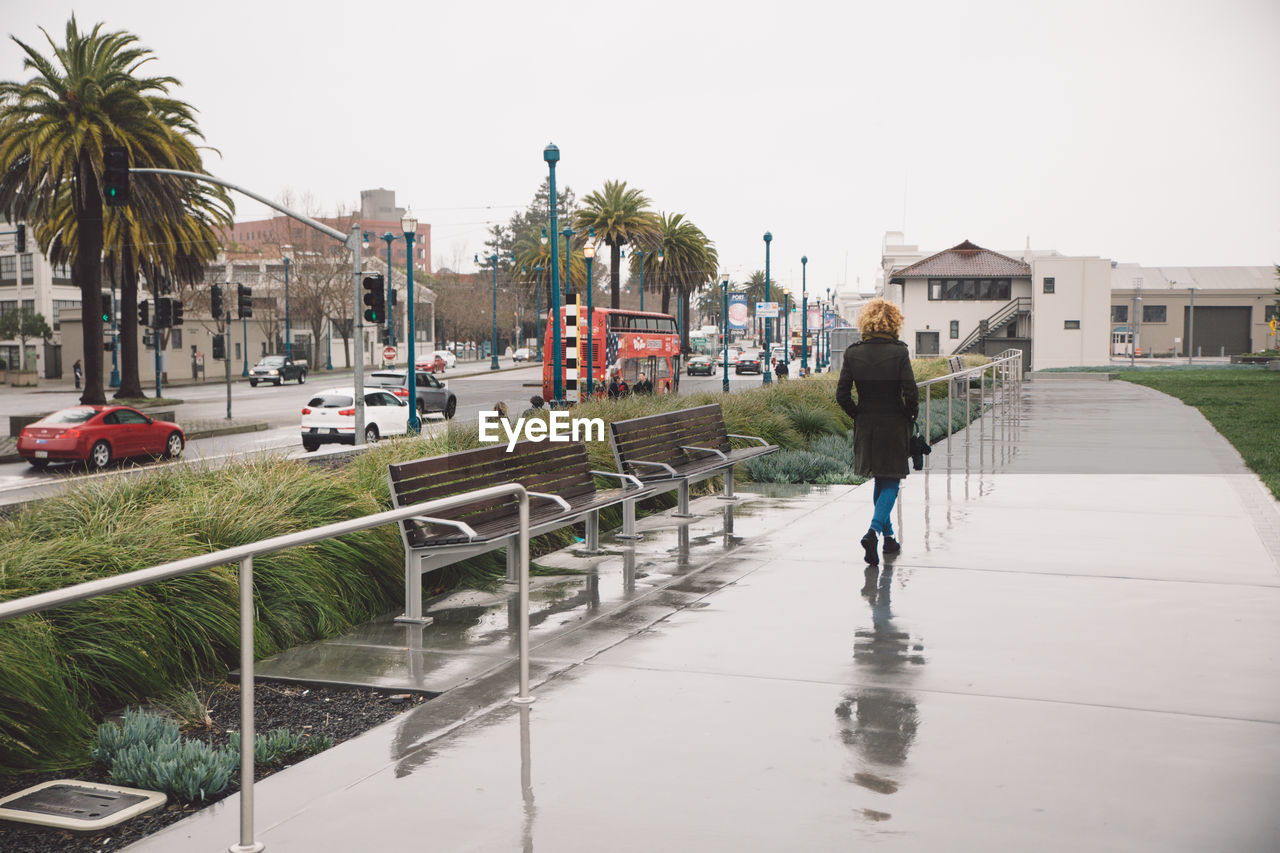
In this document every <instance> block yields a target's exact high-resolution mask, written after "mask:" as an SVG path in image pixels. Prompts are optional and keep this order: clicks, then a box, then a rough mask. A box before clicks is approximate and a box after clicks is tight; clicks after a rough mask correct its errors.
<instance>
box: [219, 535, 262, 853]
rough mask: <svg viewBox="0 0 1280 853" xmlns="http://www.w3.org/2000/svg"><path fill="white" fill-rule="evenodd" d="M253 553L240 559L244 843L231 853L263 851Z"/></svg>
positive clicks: (241, 796) (241, 768)
mask: <svg viewBox="0 0 1280 853" xmlns="http://www.w3.org/2000/svg"><path fill="white" fill-rule="evenodd" d="M254 740H255V738H254V731H253V555H252V554H250V555H248V556H246V557H244V558H242V559H241V560H240V843H239V844H233V845H232V846H231V847H230V848H228V850H229V851H230V853H260V851H262V850H265V849H266V845H265V844H263V843H262V842H261V841H254V840H253V771H254V764H253V753H254Z"/></svg>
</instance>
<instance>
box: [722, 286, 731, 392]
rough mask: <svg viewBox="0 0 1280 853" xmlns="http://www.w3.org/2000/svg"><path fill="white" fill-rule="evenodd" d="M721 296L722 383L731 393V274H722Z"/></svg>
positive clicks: (723, 387) (726, 390)
mask: <svg viewBox="0 0 1280 853" xmlns="http://www.w3.org/2000/svg"><path fill="white" fill-rule="evenodd" d="M720 298H721V299H722V300H723V302H724V304H723V305H722V306H721V308H720V327H721V328H720V346H721V348H722V349H723V353H722V355H723V359H722V361H721V364H722V365H723V366H724V382H723V384H722V385H721V388H722V390H723V391H724V393H726V394H728V393H729V274H728V273H724V274H722V275H721V276H720Z"/></svg>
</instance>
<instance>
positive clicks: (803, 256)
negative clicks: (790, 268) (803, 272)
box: [800, 255, 809, 265]
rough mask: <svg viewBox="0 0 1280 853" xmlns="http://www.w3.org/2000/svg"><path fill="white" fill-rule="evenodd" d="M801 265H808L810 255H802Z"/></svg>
mask: <svg viewBox="0 0 1280 853" xmlns="http://www.w3.org/2000/svg"><path fill="white" fill-rule="evenodd" d="M800 263H801V264H802V265H803V264H807V263H809V256H808V255H801V256H800Z"/></svg>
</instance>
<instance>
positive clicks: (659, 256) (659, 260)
mask: <svg viewBox="0 0 1280 853" xmlns="http://www.w3.org/2000/svg"><path fill="white" fill-rule="evenodd" d="M662 257H663V256H662V250H661V249H659V250H658V263H662Z"/></svg>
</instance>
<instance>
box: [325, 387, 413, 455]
mask: <svg viewBox="0 0 1280 853" xmlns="http://www.w3.org/2000/svg"><path fill="white" fill-rule="evenodd" d="M408 430H409V404H408V403H406V402H405V401H404V400H402V399H400V398H399V397H397V396H396V395H395V394H392V393H391V392H390V391H385V390H383V389H381V388H366V389H364V442H365V444H370V443H372V442H374V441H377V440H378V439H379V438H382V437H384V436H388V435H404V434H405V433H406V432H408ZM355 443H356V391H355V389H354V388H350V387H347V388H330V389H329V390H327V391H321V392H320V393H318V394H316V395H315V396H314V397H312V398H311V399H310V401H308V402H307V405H305V406H303V407H302V446H303V447H304V448H306V449H307V451H308V452H310V451H313V450H316V449H318V448H319V447H320V445H322V444H355Z"/></svg>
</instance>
